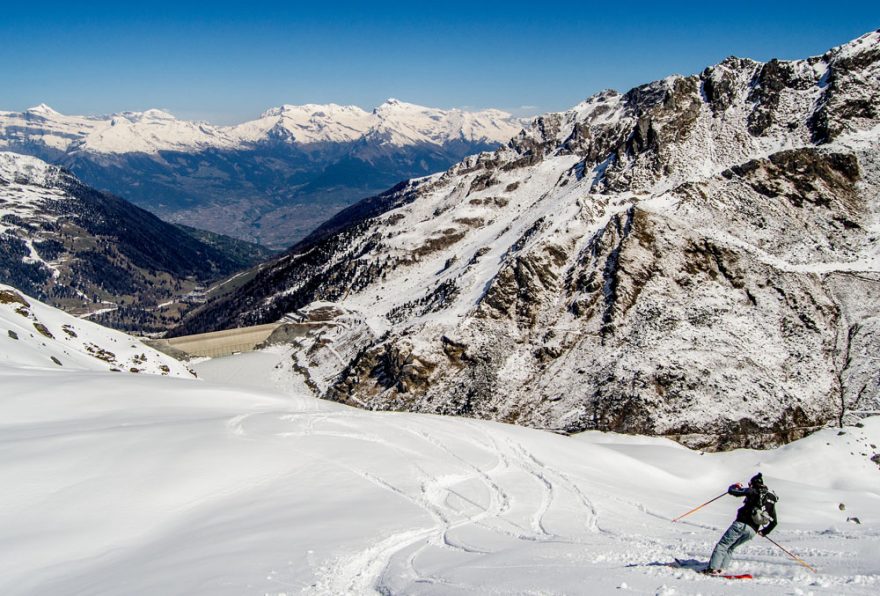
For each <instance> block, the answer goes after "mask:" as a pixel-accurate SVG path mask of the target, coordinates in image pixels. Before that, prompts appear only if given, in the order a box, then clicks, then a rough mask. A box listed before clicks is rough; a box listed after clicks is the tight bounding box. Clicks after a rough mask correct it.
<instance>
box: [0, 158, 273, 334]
mask: <svg viewBox="0 0 880 596" xmlns="http://www.w3.org/2000/svg"><path fill="white" fill-rule="evenodd" d="M268 256H269V252H268V251H267V250H266V249H265V248H263V247H260V246H257V245H252V244H247V243H245V242H242V241H240V240H235V239H232V238H228V237H224V236H220V235H217V234H213V233H209V232H203V231H200V230H193V229H190V228H181V227H178V226H175V225H173V224H169V223H166V222H164V221H162V220H160V219H159V218H158V217H156V216H155V215H153V214H151V213H149V212H148V211H145V210H143V209H140V208H138V207H136V206H134V205H132V204H131V203H128V202H126V201H124V200H122V199H120V198H119V197H116V196H113V195H111V194H108V193H104V192H100V191H97V190H95V189H93V188H91V187H89V186H87V185H85V184H83V183H82V182H80V181H79V180H78V179H77V178H76V177H74V176H73V175H72V174H70V173H69V172H68V171H66V170H64V169H62V168H60V167H57V166H52V165H49V164H47V163H45V162H43V161H41V160H39V159H37V158H34V157H30V156H26V155H19V154H17V153H10V152H0V283H6V284H10V285H12V286H15V287H17V288H19V289H20V290H22V291H24V292H26V293H28V294H30V295H32V296H36V297H38V298H40V299H43V300H46V301H47V302H49V303H51V304H52V305H54V306H60V307H62V308H64V309H65V310H66V311H68V312H71V313H73V314H77V315H81V316H90V317H92V318H93V320H95V321H98V322H102V323H105V324H108V325H110V326H113V327H118V328H123V329H133V330H138V331H142V332H150V331H155V332H158V331H162V330H164V329H166V328H167V327H169V326H170V325H172V324H174V323H175V322H176V321H177V319H178V318H179V316H180V314H181V312H182V311H183V310H186V308H188V305H190V304H192V303H194V302H197V301H199V300H200V296H201V293H200V291H201V290H203V289H204V287H203V286H204V284H207V283H209V282H210V281H212V280H216V279H217V278H219V277H221V276H228V275H230V274H232V273H234V272H236V271H238V270H240V269H243V268H246V267H247V266H249V265H253V264H254V263H256V262H258V261H260V260H262V259H265V258H267V257H268Z"/></svg>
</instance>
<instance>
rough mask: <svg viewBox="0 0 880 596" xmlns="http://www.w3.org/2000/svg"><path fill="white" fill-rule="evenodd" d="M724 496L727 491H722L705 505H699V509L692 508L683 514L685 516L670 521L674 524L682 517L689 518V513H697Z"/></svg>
mask: <svg viewBox="0 0 880 596" xmlns="http://www.w3.org/2000/svg"><path fill="white" fill-rule="evenodd" d="M726 494H727V491H724V492H723V493H721V494H720V495H718V496H717V497H715V498H714V499H710V500H708V501H706V502H705V503H703V504H702V505H700V506H699V507H694V508H693V509H691V510H690V511H688V512H687V513H685V514H683V515H679V516H678V517H676V518H675V519H674V520H672V521H673V523H674V522H677V521H678V520H680V519H681V518H683V517H687V516H689V515H690V514H691V513H693V512H694V511H697V510H699V509H702V508H703V507H705V506H706V505H708V504H709V503H711V502H712V501H717V500H718V499H720V498H721V497H723V496H724V495H726Z"/></svg>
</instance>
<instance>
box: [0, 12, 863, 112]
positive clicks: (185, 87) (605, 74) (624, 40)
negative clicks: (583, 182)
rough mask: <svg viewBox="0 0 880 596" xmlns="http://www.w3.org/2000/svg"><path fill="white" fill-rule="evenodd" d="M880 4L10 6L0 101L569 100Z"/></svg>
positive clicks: (236, 108) (850, 22) (810, 49)
mask: <svg viewBox="0 0 880 596" xmlns="http://www.w3.org/2000/svg"><path fill="white" fill-rule="evenodd" d="M877 28H880V1H878V0H873V1H870V2H860V1H852V2H850V1H846V0H824V1H822V2H812V1H808V0H807V1H800V2H773V1H769V0H765V1H762V2H675V1H654V2H642V1H635V0H631V1H628V2H625V1H619V0H607V1H605V2H589V1H585V0H582V1H580V2H541V1H540V0H533V1H532V2H528V3H521V2H516V1H507V2H496V1H494V0H472V1H470V2H442V1H439V0H438V1H435V2H428V3H417V2H379V1H378V0H377V1H375V2H369V1H364V2H358V3H348V2H331V1H324V2H321V1H319V0H313V1H312V2H308V3H293V2H289V3H288V2H282V1H280V0H279V1H276V2H273V3H262V2H258V1H247V0H242V1H240V2H228V3H227V2H223V1H221V0H216V1H214V2H204V3H199V4H195V3H187V2H184V1H182V0H181V1H178V2H143V1H138V0H120V1H117V2H112V3H105V2H102V1H100V0H96V1H92V2H76V1H73V0H71V1H68V2H64V3H54V2H51V1H39V2H36V3H35V4H30V3H27V2H10V1H9V0H2V1H0V110H22V109H25V108H27V107H30V106H32V105H36V104H39V103H47V104H49V105H51V106H52V107H54V108H55V109H57V110H59V111H61V112H64V113H71V114H104V113H110V112H115V111H122V110H144V109H147V108H151V107H157V108H164V109H167V110H169V111H171V112H172V113H173V114H175V115H176V116H178V117H182V118H191V119H200V120H208V121H211V122H215V123H224V124H226V123H233V122H241V121H244V120H248V119H252V118H255V117H257V116H258V115H259V114H260V113H261V112H262V111H264V110H265V109H267V108H269V107H272V106H277V105H281V104H283V103H294V104H297V103H329V102H335V103H340V104H356V105H360V106H361V107H363V108H366V109H369V108H372V107H374V106H375V105H377V104H379V103H381V102H382V101H383V100H385V99H386V98H388V97H396V98H399V99H401V100H404V101H409V102H413V103H419V104H423V105H429V106H436V107H444V108H450V107H463V108H485V107H497V108H501V109H506V110H509V111H513V112H515V113H517V114H520V115H531V114H536V113H541V112H546V111H554V110H562V109H566V108H568V107H571V106H572V105H574V104H576V103H577V102H579V101H581V100H582V99H584V98H586V97H587V96H589V95H591V94H592V93H594V92H596V91H599V90H601V89H604V88H609V87H610V88H615V89H619V90H626V89H629V88H630V87H632V86H634V85H637V84H640V83H644V82H648V81H651V80H654V79H658V78H662V77H664V76H667V75H669V74H674V73H679V74H692V73H696V72H699V71H700V70H702V68H703V67H705V66H707V65H709V64H713V63H716V62H718V61H720V60H721V59H723V58H724V57H725V56H728V55H738V56H745V57H750V58H754V59H757V60H767V59H770V58H772V57H779V58H802V57H805V56H808V55H815V54H821V53H822V52H824V51H825V50H827V49H828V48H830V47H832V46H835V45H838V44H841V43H844V42H846V41H848V40H850V39H852V38H854V37H858V36H859V35H861V34H863V33H866V32H868V31H870V30H872V29H877Z"/></svg>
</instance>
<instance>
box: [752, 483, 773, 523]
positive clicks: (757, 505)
mask: <svg viewBox="0 0 880 596" xmlns="http://www.w3.org/2000/svg"><path fill="white" fill-rule="evenodd" d="M778 500H779V498H778V497H777V496H776V495H775V494H773V493H772V492H770V490H769V489H768V488H767V487H766V486H762V487H761V488H760V489H758V495H757V497H756V498H755V499H754V501H753V503H752V510H751V512H750V514H751V517H752V521H753V522H755V525H756V526H758V527H759V528H761V527H763V526H766V525H767V524H769V523H770V522H771V521H773V516H771V515H770V512H769V511H767V506H768V505H771V504H772V505H775V503H776V502H777V501H778Z"/></svg>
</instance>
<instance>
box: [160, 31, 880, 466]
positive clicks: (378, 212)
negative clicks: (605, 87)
mask: <svg viewBox="0 0 880 596" xmlns="http://www.w3.org/2000/svg"><path fill="white" fill-rule="evenodd" d="M878 156H880V32H873V33H870V34H867V35H865V36H863V37H861V38H859V39H857V40H854V41H852V42H851V43H848V44H846V45H843V46H840V47H837V48H834V49H832V50H830V51H828V52H827V53H826V54H824V55H822V56H816V57H812V58H807V59H804V60H796V61H779V60H771V61H769V62H766V63H761V62H756V61H753V60H748V59H740V58H728V59H726V60H724V61H723V62H721V63H720V64H718V65H716V66H712V67H709V68H707V69H705V70H704V71H703V72H702V73H700V74H698V75H693V76H687V77H685V76H671V77H669V78H666V79H664V80H661V81H656V82H653V83H650V84H647V85H643V86H640V87H636V88H634V89H632V90H630V91H628V92H626V93H623V94H621V93H617V92H614V91H607V92H603V93H599V94H597V95H596V96H594V97H592V98H590V99H588V100H587V101H585V102H583V103H582V104H579V105H577V106H575V107H574V108H573V109H571V110H569V111H567V112H564V113H555V114H548V115H545V116H543V117H540V118H538V119H537V120H536V122H535V123H534V125H533V126H531V127H530V128H528V129H527V130H524V131H523V132H522V133H520V134H519V135H517V136H516V137H515V138H514V139H513V140H512V141H511V142H510V143H509V144H507V145H506V146H505V147H503V148H501V149H498V150H496V151H494V152H486V153H482V154H480V155H476V156H472V157H469V158H467V159H465V160H464V161H462V162H461V163H459V164H457V165H455V166H454V167H452V168H450V169H449V170H448V171H446V172H444V173H439V174H435V175H432V176H427V177H423V178H419V179H415V180H411V181H409V182H406V183H403V184H399V185H397V186H396V187H394V188H392V189H391V190H389V191H387V192H385V193H382V194H380V195H377V196H375V197H373V198H371V199H368V200H366V201H363V202H361V203H359V204H357V205H355V206H352V207H350V208H348V209H346V210H344V211H342V212H340V213H339V214H337V215H336V216H334V218H333V219H331V220H330V221H328V222H327V223H326V224H324V225H323V226H322V227H321V228H320V229H318V230H317V231H316V232H315V233H313V234H312V235H310V237H308V238H306V239H305V240H304V241H302V242H301V243H299V244H298V245H297V246H295V247H293V248H292V249H291V250H289V251H288V252H287V253H286V254H284V255H283V256H281V257H279V258H277V259H276V260H275V261H273V262H271V263H268V264H264V265H262V266H261V268H260V269H259V270H255V271H253V276H252V279H250V280H249V281H248V282H247V283H244V284H242V285H241V287H239V288H238V289H237V290H236V291H234V292H230V293H227V294H226V295H225V296H223V297H220V298H217V299H214V300H211V301H209V302H208V303H207V304H205V305H204V306H203V307H202V308H200V309H199V310H197V311H195V312H193V313H192V314H191V315H190V316H189V317H188V318H187V319H186V321H185V323H184V325H183V326H182V327H180V328H179V329H178V330H177V333H186V332H194V331H206V330H212V329H220V328H226V327H233V326H238V325H242V324H254V323H261V322H268V321H275V320H279V319H280V318H282V317H283V316H284V315H285V314H286V313H290V312H292V311H295V310H297V309H301V308H303V307H304V306H306V305H308V304H310V303H313V302H315V301H332V302H336V303H338V305H339V308H338V309H337V310H338V311H339V312H341V313H346V314H345V318H344V320H343V319H340V320H339V321H338V324H336V325H333V326H330V327H329V328H328V329H329V330H328V331H326V332H322V333H317V332H316V333H315V334H312V335H310V336H308V337H305V338H299V339H297V340H296V341H297V342H298V344H299V350H294V351H292V352H291V355H292V358H293V359H294V362H295V363H296V369H297V370H299V371H301V372H302V374H303V376H304V377H305V380H306V382H307V384H308V385H309V387H311V388H312V390H313V391H314V392H315V393H316V394H317V395H319V396H322V397H324V398H327V399H333V400H338V401H342V402H345V403H349V404H352V405H358V406H361V407H367V408H370V409H389V410H413V411H422V412H433V413H441V414H454V415H464V416H474V417H481V418H491V419H496V420H501V421H506V422H513V423H518V424H525V425H530V426H536V427H541V428H548V429H553V430H556V431H560V432H576V431H581V430H584V429H603V430H613V431H620V432H629V433H639V434H653V435H665V436H671V437H673V438H676V439H678V440H680V441H682V442H684V443H687V444H689V445H692V446H697V447H701V448H711V449H718V448H732V447H739V446H767V445H773V444H778V443H780V442H785V441H789V440H792V439H794V438H797V437H799V436H802V435H804V434H807V433H809V432H811V431H812V430H814V429H816V428H818V427H821V426H822V425H825V424H827V423H839V422H842V421H843V420H847V419H850V417H852V416H857V415H859V413H865V412H875V413H876V412H877V411H878V410H880V369H878V365H877V355H878V354H880V223H878V222H880V158H878ZM358 321H362V322H360V323H358Z"/></svg>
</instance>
